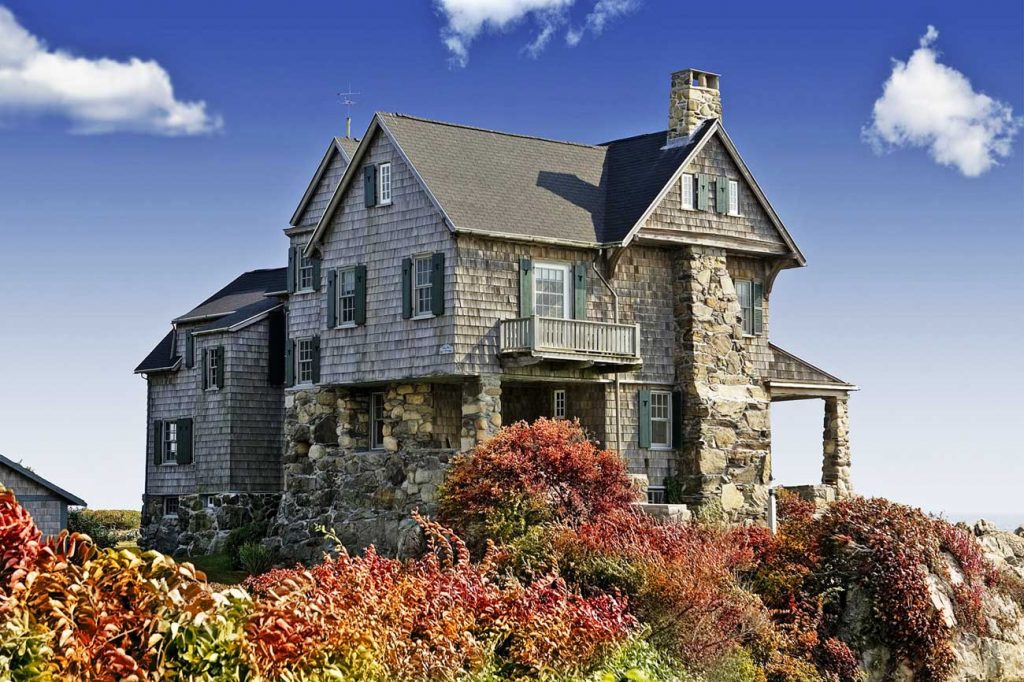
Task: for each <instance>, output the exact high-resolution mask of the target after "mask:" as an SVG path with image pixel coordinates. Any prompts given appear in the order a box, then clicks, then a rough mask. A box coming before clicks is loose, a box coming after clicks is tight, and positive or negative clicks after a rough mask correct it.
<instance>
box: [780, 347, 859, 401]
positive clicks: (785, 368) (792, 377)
mask: <svg viewBox="0 0 1024 682" xmlns="http://www.w3.org/2000/svg"><path fill="white" fill-rule="evenodd" d="M768 347H769V349H770V350H771V352H772V360H771V362H770V363H769V366H768V380H769V381H773V382H783V383H794V384H818V385H821V386H831V387H837V386H838V387H847V388H849V389H851V390H853V389H854V388H856V387H855V386H854V385H853V384H850V383H848V382H846V381H843V380H842V379H840V378H839V377H837V376H835V375H832V374H829V373H828V372H826V371H825V370H823V369H821V368H819V367H815V366H814V365H812V364H811V363H809V362H807V361H806V360H802V359H800V358H798V357H797V356H795V355H793V354H792V353H790V352H789V351H784V350H782V349H781V348H779V347H778V346H776V345H775V344H773V343H770V344H768Z"/></svg>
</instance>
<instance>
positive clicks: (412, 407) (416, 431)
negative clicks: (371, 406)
mask: <svg viewBox="0 0 1024 682" xmlns="http://www.w3.org/2000/svg"><path fill="white" fill-rule="evenodd" d="M433 438H434V395H433V392H432V391H431V390H430V384H423V383H420V384H394V385H391V386H390V387H388V390H387V393H385V394H384V449H385V450H387V451H389V452H396V451H398V450H399V449H408V448H429V447H430V446H431V444H432V441H433Z"/></svg>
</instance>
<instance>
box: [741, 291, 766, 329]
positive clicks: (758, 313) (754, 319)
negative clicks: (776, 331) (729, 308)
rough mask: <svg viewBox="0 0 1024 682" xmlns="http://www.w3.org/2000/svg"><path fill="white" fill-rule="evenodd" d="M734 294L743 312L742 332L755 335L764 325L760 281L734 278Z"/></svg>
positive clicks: (762, 294)
mask: <svg viewBox="0 0 1024 682" xmlns="http://www.w3.org/2000/svg"><path fill="white" fill-rule="evenodd" d="M736 296H737V297H738V298H739V302H740V311H741V312H742V314H743V333H744V334H747V335H749V336H757V335H759V334H761V333H762V331H763V325H764V304H763V299H764V288H763V286H762V285H761V283H760V282H752V281H750V280H742V279H741V280H736Z"/></svg>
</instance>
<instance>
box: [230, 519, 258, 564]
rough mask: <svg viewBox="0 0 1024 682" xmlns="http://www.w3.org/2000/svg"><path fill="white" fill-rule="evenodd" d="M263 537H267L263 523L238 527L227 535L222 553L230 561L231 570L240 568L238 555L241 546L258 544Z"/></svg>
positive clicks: (240, 560)
mask: <svg viewBox="0 0 1024 682" xmlns="http://www.w3.org/2000/svg"><path fill="white" fill-rule="evenodd" d="M265 537H267V525H266V524H265V523H250V524H248V525H245V526H239V527H238V528H235V529H234V530H232V531H231V532H230V533H228V537H227V539H226V540H225V541H224V549H223V550H222V551H223V552H224V553H225V554H227V555H228V557H229V558H230V559H231V566H232V568H235V569H240V568H242V557H241V556H240V554H239V551H240V550H241V549H242V545H245V544H248V543H250V542H255V543H259V541H260V540H262V539H263V538H265Z"/></svg>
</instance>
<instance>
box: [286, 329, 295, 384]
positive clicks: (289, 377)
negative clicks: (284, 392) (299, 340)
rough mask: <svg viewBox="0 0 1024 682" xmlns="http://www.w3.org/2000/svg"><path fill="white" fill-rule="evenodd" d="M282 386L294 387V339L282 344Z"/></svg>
mask: <svg viewBox="0 0 1024 682" xmlns="http://www.w3.org/2000/svg"><path fill="white" fill-rule="evenodd" d="M284 384H285V386H294V385H295V339H288V341H287V342H286V343H285V344H284Z"/></svg>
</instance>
